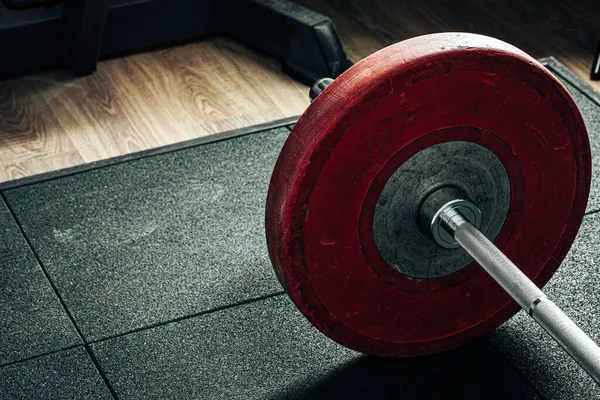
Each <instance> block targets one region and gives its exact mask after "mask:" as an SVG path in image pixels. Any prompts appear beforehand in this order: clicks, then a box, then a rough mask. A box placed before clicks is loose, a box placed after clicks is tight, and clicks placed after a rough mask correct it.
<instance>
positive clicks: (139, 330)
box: [86, 290, 285, 345]
mask: <svg viewBox="0 0 600 400" xmlns="http://www.w3.org/2000/svg"><path fill="white" fill-rule="evenodd" d="M284 294H285V291H283V290H281V291H278V292H275V293H271V294H266V295H264V296H259V297H254V298H252V299H248V300H243V301H240V302H237V303H233V304H228V305H225V306H220V307H215V308H211V309H209V310H205V311H200V312H197V313H195V314H191V315H185V316H182V317H178V318H175V319H170V320H168V321H162V322H157V323H155V324H152V325H147V326H143V327H141V328H136V329H132V330H129V331H127V332H123V333H118V334H116V335H112V336H108V337H104V338H100V339H97V340H91V341H89V342H86V343H88V344H90V345H92V344H96V343H101V342H104V341H106V340H111V339H115V338H118V337H121V336H127V335H130V334H132V333H137V332H143V331H147V330H150V329H154V328H157V327H159V326H164V325H169V324H174V323H176V322H181V321H185V320H187V319H192V318H196V317H200V316H202V315H207V314H211V313H214V312H218V311H223V310H228V309H231V308H236V307H240V306H244V305H247V304H252V303H256V302H259V301H262V300H266V299H270V298H273V297H277V296H282V295H284Z"/></svg>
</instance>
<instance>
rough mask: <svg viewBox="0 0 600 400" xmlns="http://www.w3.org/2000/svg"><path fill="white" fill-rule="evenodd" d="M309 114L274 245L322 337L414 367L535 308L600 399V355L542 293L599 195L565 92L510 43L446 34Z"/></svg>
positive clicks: (287, 154)
mask: <svg viewBox="0 0 600 400" xmlns="http://www.w3.org/2000/svg"><path fill="white" fill-rule="evenodd" d="M311 98H312V100H313V101H311V104H310V106H309V107H308V108H307V109H306V111H305V112H304V114H303V115H302V116H301V117H300V119H299V120H298V122H297V123H296V125H295V127H294V128H293V130H292V132H291V134H290V135H289V137H288V138H287V140H286V142H285V144H284V146H283V148H282V150H281V153H280V155H279V157H278V159H277V162H276V165H275V168H274V170H273V174H272V176H271V181H270V185H269V190H268V194H267V202H266V216H265V227H266V237H267V246H268V250H269V255H270V258H271V262H272V264H273V267H274V270H275V273H276V275H277V277H278V279H279V282H280V283H281V285H282V286H283V287H284V288H285V290H286V292H287V294H288V295H289V297H290V298H291V300H292V301H293V303H294V304H295V306H296V307H297V308H298V309H299V310H300V311H301V313H302V314H303V315H304V316H305V317H306V318H307V319H308V320H309V321H310V322H311V323H312V324H313V325H314V326H315V327H316V328H317V329H319V330H320V331H321V332H322V333H323V334H325V335H327V336H328V337H329V338H330V339H332V340H334V341H336V342H338V343H339V344H341V345H343V346H346V347H348V348H350V349H353V350H355V351H358V352H361V353H365V354H371V355H376V356H383V357H416V356H423V355H428V354H435V353H439V352H443V351H447V350H450V349H453V348H457V347H459V346H462V345H465V344H467V343H469V342H471V341H473V340H475V339H478V338H480V337H482V336H484V335H486V334H487V333H489V332H490V331H492V330H494V329H495V328H497V327H498V326H499V325H501V324H502V323H504V322H505V321H507V320H508V319H509V318H510V317H512V316H513V315H514V314H515V313H516V312H517V311H518V310H519V306H520V307H521V308H523V309H524V310H525V311H526V312H527V313H528V314H529V315H530V316H531V317H533V319H534V320H536V321H537V322H538V323H539V324H540V325H541V326H542V327H543V328H544V329H545V330H546V331H547V332H548V333H549V334H550V335H551V336H552V337H553V338H554V339H555V340H556V341H557V342H558V343H559V344H560V345H561V346H562V347H563V348H564V349H565V350H566V351H567V352H568V353H569V354H570V355H571V356H572V357H573V358H574V359H575V360H576V361H577V362H578V363H579V364H580V365H581V367H582V368H583V369H585V370H586V372H587V373H588V374H589V375H590V376H591V377H592V378H593V379H594V380H595V381H596V382H598V383H600V348H598V346H597V345H596V344H595V343H594V342H593V341H592V340H591V339H590V338H589V337H588V336H587V335H586V334H585V333H584V332H583V331H582V330H581V329H580V328H579V327H578V326H577V325H576V324H575V323H574V322H573V321H572V320H571V319H569V317H567V316H566V315H565V314H564V313H563V312H562V311H561V310H560V309H559V308H558V307H557V306H556V305H555V304H554V303H553V302H552V301H550V300H549V299H548V298H547V297H546V296H545V295H544V293H543V292H542V291H541V290H540V289H539V288H541V287H543V286H544V285H545V284H546V283H547V282H548V281H549V280H550V278H551V277H552V275H553V274H554V273H555V272H556V270H557V269H558V267H559V265H560V263H561V262H562V261H563V259H564V257H565V256H566V254H567V252H568V250H569V248H570V246H571V245H572V243H573V240H574V239H575V236H576V234H577V232H578V230H579V227H580V225H581V222H582V220H583V216H584V213H585V208H586V204H587V200H588V195H589V191H590V184H591V157H590V146H589V139H588V136H587V131H586V127H585V124H584V122H583V119H582V117H581V114H580V112H579V110H578V108H577V105H576V104H575V102H574V100H573V99H572V97H571V96H570V94H569V93H568V92H567V90H566V89H565V87H564V86H563V85H562V84H561V83H560V81H559V80H558V79H556V77H554V76H553V75H552V74H551V73H550V72H549V71H547V70H546V68H544V67H543V66H542V65H541V64H540V63H539V62H537V61H536V60H535V59H533V58H532V57H530V56H529V55H527V54H525V53H524V52H523V51H521V50H520V49H518V48H516V47H514V46H512V45H510V44H507V43H505V42H502V41H500V40H497V39H494V38H490V37H487V36H483V35H477V34H468V33H437V34H430V35H424V36H419V37H415V38H412V39H409V40H405V41H402V42H399V43H396V44H394V45H391V46H389V47H386V48H384V49H382V50H380V51H377V52H375V53H373V54H372V55H370V56H368V57H367V58H365V59H363V60H361V61H360V62H358V63H356V64H355V65H353V66H352V67H350V68H349V69H348V70H347V71H345V72H344V73H343V74H342V75H340V76H339V77H337V78H336V79H326V80H322V81H320V82H318V83H317V84H316V85H315V86H314V87H313V88H312V90H311ZM517 265H518V266H519V267H517Z"/></svg>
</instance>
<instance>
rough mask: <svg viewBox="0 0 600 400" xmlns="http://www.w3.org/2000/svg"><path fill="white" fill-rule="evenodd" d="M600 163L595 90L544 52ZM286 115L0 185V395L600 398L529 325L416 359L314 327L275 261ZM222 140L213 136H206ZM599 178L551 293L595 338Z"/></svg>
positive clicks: (599, 286) (518, 320)
mask: <svg viewBox="0 0 600 400" xmlns="http://www.w3.org/2000/svg"><path fill="white" fill-rule="evenodd" d="M545 63H546V65H547V66H548V68H550V70H551V71H553V72H554V73H556V74H557V76H558V77H559V78H560V79H561V80H563V82H564V83H565V85H566V86H567V87H568V89H569V90H570V91H571V93H572V94H573V96H574V97H575V99H576V101H577V103H578V105H579V107H580V109H581V111H582V113H583V115H584V117H585V120H586V123H587V125H588V129H589V133H590V140H591V143H592V151H593V156H594V163H595V165H594V168H597V166H598V165H600V164H599V163H598V162H599V161H600V159H599V158H598V157H600V106H599V104H600V101H598V95H597V94H596V93H594V92H593V91H591V90H590V89H589V88H588V87H586V85H585V83H583V82H581V81H579V80H577V78H574V77H573V76H572V74H571V73H570V72H569V71H567V70H565V69H564V67H562V66H561V65H560V64H558V63H557V62H556V61H554V60H552V59H547V60H545ZM292 122H293V121H283V122H280V123H274V124H270V125H269V126H263V127H258V128H252V129H246V130H244V131H238V132H230V133H225V134H222V135H219V136H217V137H213V138H210V139H202V140H200V141H195V142H190V143H184V144H179V145H176V146H172V147H169V148H164V149H159V150H153V151H151V152H146V153H141V154H135V155H130V156H126V157H124V158H121V159H118V160H109V161H106V162H101V163H96V164H92V165H87V166H83V167H77V168H75V169H72V170H68V171H61V172H58V173H52V174H49V175H44V176H40V177H34V178H28V179H25V180H22V181H19V182H9V183H8V184H4V185H2V186H1V187H0V189H1V192H2V198H1V199H0V399H111V398H118V399H300V398H302V399H335V398H344V399H348V398H357V399H367V398H373V399H375V398H376V399H381V398H403V399H438V398H440V399H459V398H460V399H519V398H525V399H535V398H549V399H600V388H598V387H597V386H595V385H594V384H593V382H592V381H591V380H590V379H589V378H588V377H587V376H586V375H585V374H584V373H583V372H581V371H580V369H579V368H578V367H577V365H576V364H575V363H574V362H573V361H571V360H570V359H569V358H568V357H567V356H566V355H565V354H564V353H563V351H562V350H560V349H559V348H558V347H557V345H555V344H554V342H553V341H552V340H551V339H550V338H549V337H548V336H547V335H546V334H545V333H544V332H543V331H542V330H541V329H539V328H538V327H537V325H536V324H535V323H534V322H533V321H530V320H528V318H526V317H525V316H523V315H521V314H518V315H517V316H516V317H514V318H513V319H511V320H510V321H509V322H507V323H506V324H504V325H503V326H502V327H500V328H499V329H497V330H496V331H495V332H493V333H492V334H490V335H489V336H488V337H486V338H484V339H483V340H480V341H478V342H475V343H472V344H470V345H468V346H466V347H464V348H461V349H458V350H455V351H452V352H449V353H446V354H442V355H438V356H432V357H425V358H420V359H413V360H382V359H377V358H372V357H367V356H364V355H361V354H357V353H355V352H352V351H350V350H347V349H345V348H343V347H341V346H339V345H337V344H336V343H333V342H331V341H330V340H329V339H327V338H325V337H324V336H323V335H321V334H320V333H319V332H318V331H317V330H316V329H314V328H312V327H311V326H310V325H309V324H308V323H307V322H306V321H305V319H304V318H303V317H302V316H301V315H300V314H299V312H298V311H296V309H295V308H294V307H293V306H292V304H291V303H290V301H289V300H288V299H287V296H286V295H284V294H283V292H282V289H281V287H280V285H279V284H278V282H277V280H276V278H275V276H274V274H273V272H272V268H271V266H270V263H269V259H268V254H267V249H266V245H265V238H264V231H263V230H264V227H263V219H264V201H265V195H266V189H267V185H268V181H269V178H270V174H271V171H272V168H273V166H274V163H275V160H276V158H277V155H278V152H279V150H280V148H281V146H282V145H283V142H284V140H285V139H286V137H287V135H288V134H289V124H290V123H292ZM217 139H218V140H217ZM597 211H600V175H599V174H598V169H594V174H593V188H592V193H591V197H590V201H589V205H588V215H587V216H586V218H585V221H584V223H583V226H582V228H581V231H580V233H579V236H578V239H577V241H576V242H575V244H574V246H573V248H572V249H571V252H570V254H569V256H568V257H567V259H566V261H565V262H564V263H563V265H562V267H561V268H560V269H559V271H558V273H557V274H556V275H555V276H554V278H553V279H552V281H551V282H550V283H549V284H548V285H547V286H546V288H545V290H546V291H547V293H548V294H549V295H550V296H551V297H552V298H554V299H555V300H556V302H557V303H558V304H559V305H560V306H561V307H563V309H564V310H565V311H566V312H567V314H569V315H570V316H571V317H572V318H573V319H574V320H575V321H576V322H577V323H579V324H580V325H581V326H582V328H583V329H584V330H585V331H586V332H588V333H589V334H590V335H591V336H592V338H593V339H595V340H596V341H598V342H600V279H599V278H600V270H599V268H600V213H596V212H597Z"/></svg>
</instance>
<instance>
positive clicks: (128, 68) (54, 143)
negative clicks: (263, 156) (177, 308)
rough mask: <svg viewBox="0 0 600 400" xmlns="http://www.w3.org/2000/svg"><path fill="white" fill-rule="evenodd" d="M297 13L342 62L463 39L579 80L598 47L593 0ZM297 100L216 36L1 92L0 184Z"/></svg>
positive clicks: (394, 4)
mask: <svg viewBox="0 0 600 400" xmlns="http://www.w3.org/2000/svg"><path fill="white" fill-rule="evenodd" d="M299 3H302V4H304V5H306V6H308V7H310V8H312V9H314V10H316V11H319V12H322V13H324V14H326V15H328V16H330V17H331V18H332V19H333V20H334V22H335V23H336V26H337V28H338V31H339V33H340V36H341V37H342V40H343V42H344V46H345V47H346V51H347V52H348V54H349V56H350V58H351V59H352V60H353V61H357V60H359V59H361V58H363V57H365V56H367V55H369V54H371V53H372V52H374V51H376V50H378V49H380V48H382V47H384V46H386V45H389V44H392V43H394V42H397V41H399V40H403V39H406V38H409V37H412V36H416V35H421V34H426V33H431V32H441V31H468V32H477V33H482V34H487V35H491V36H495V37H497V38H499V39H502V40H505V41H508V42H510V43H512V44H514V45H516V46H518V47H520V48H522V49H523V50H525V51H526V52H528V53H529V54H531V55H532V56H534V57H536V58H537V57H546V56H554V57H556V58H557V59H558V60H559V61H561V62H562V63H564V64H565V65H567V66H568V67H569V68H570V69H571V70H573V71H574V72H575V73H576V74H577V75H579V76H580V77H582V78H584V79H588V76H589V69H590V66H591V63H592V59H593V52H594V50H595V47H596V45H597V43H598V41H600V2H597V1H585V0H576V1H574V0H568V1H565V0H533V1H526V0H421V1H418V0H404V1H398V0H396V1H394V0H378V1H369V2H367V1H362V0H354V1H345V0H328V1H324V0H301V1H299ZM592 84H593V85H594V86H595V87H596V88H598V89H599V90H600V84H598V83H592ZM307 90H308V89H307V87H305V86H303V85H301V84H299V83H297V82H295V81H294V80H292V79H290V78H289V77H287V76H286V75H285V74H283V73H282V72H281V70H280V68H279V65H278V64H277V63H276V62H274V61H273V60H270V59H268V58H265V57H264V56H261V55H258V54H256V53H255V52H253V51H251V50H249V49H247V48H244V47H242V46H240V45H238V44H236V43H234V42H232V41H230V40H227V39H223V38H217V39H212V40H208V41H204V42H201V43H195V44H189V45H185V46H179V47H173V48H169V49H164V50H159V51H155V52H150V53H145V54H138V55H133V56H129V57H126V58H121V59H114V60H108V61H103V62H101V63H100V64H99V66H98V72H97V73H95V74H94V75H91V76H87V77H81V78H76V79H73V78H71V77H69V76H68V75H67V74H66V73H64V72H51V73H45V74H39V75H35V76H28V77H24V78H21V79H18V80H13V81H9V82H3V83H0V181H7V180H12V179H17V178H20V177H24V176H29V175H35V174H39V173H42V172H47V171H51V170H56V169H61V168H65V167H69V166H73V165H76V164H81V163H87V162H91V161H96V160H99V159H104V158H109V157H114V156H118V155H121V154H126V153H131V152H135V151H139V150H143V149H148V148H152V147H157V146H162V145H166V144H170V143H174V142H180V141H183V140H186V139H192V138H196V137H200V136H205V135H210V134H213V133H216V132H220V131H224V130H231V129H236V128H241V127H246V126H250V125H255V124H259V123H262V122H269V121H272V120H275V119H280V118H285V117H290V116H294V115H299V114H301V113H302V112H303V110H304V109H305V108H306V107H307V106H308V104H309V102H308V98H307Z"/></svg>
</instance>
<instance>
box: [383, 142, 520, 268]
mask: <svg viewBox="0 0 600 400" xmlns="http://www.w3.org/2000/svg"><path fill="white" fill-rule="evenodd" d="M446 186H454V187H457V188H459V189H462V190H463V191H464V192H465V193H466V194H467V195H468V196H469V199H470V200H471V201H473V202H474V203H475V204H476V205H477V206H478V207H479V209H480V210H481V228H480V230H481V232H483V234H484V235H485V236H486V237H487V238H488V239H490V240H492V241H493V240H494V239H495V238H496V236H497V235H498V233H499V232H500V230H501V228H502V225H503V224H504V220H505V219H506V215H507V213H508V208H509V206H510V181H509V178H508V174H507V173H506V169H505V168H504V166H503V165H502V162H501V161H500V160H499V159H498V157H497V156H496V155H495V154H494V153H492V152H491V151H490V150H488V149H486V148H485V147H483V146H480V145H478V144H475V143H472V142H464V141H454V142H445V143H439V144H436V145H433V146H431V147H428V148H427V149H425V150H422V151H420V152H419V153H417V154H415V155H414V156H412V157H411V158H410V159H408V160H407V161H406V162H405V163H404V164H402V165H401V166H400V167H399V168H398V169H397V170H396V171H395V172H394V174H393V175H392V176H391V177H390V179H389V180H388V181H387V183H386V184H385V187H384V189H383V191H382V192H381V195H380V196H379V199H378V200H377V205H376V206H375V215H374V217H373V233H374V235H375V243H376V245H377V248H378V250H379V253H380V254H381V256H382V257H383V259H384V260H385V261H386V262H387V264H388V265H390V266H391V267H392V268H394V269H395V270H396V271H398V272H400V273H401V274H404V275H407V276H411V277H414V278H438V277H442V276H446V275H449V274H452V273H453V272H456V271H458V270H460V269H462V268H464V267H466V266H467V265H469V264H470V263H471V262H472V261H473V259H472V258H471V256H470V255H469V254H468V253H467V252H466V251H464V250H462V249H460V248H457V249H446V248H442V247H440V246H438V245H437V244H436V243H435V242H434V241H433V240H432V239H431V237H429V236H427V235H426V234H424V233H423V232H422V231H421V229H419V225H418V214H419V209H420V206H421V203H422V202H423V201H424V199H425V198H426V197H427V196H428V195H429V194H430V193H432V192H433V191H434V190H436V189H439V188H441V187H446Z"/></svg>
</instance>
